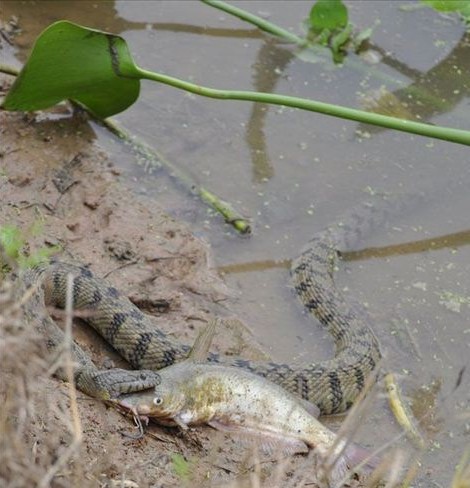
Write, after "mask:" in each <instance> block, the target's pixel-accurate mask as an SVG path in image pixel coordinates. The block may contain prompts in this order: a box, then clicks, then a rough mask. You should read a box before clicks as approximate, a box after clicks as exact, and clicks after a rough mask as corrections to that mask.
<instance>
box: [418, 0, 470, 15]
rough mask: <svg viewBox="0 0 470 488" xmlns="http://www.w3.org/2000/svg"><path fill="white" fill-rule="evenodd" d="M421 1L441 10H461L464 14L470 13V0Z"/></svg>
mask: <svg viewBox="0 0 470 488" xmlns="http://www.w3.org/2000/svg"><path fill="white" fill-rule="evenodd" d="M421 3H424V4H425V5H428V6H429V7H431V8H433V9H434V10H438V11H439V12H460V13H462V15H468V14H470V1H469V0H421Z"/></svg>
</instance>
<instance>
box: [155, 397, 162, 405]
mask: <svg viewBox="0 0 470 488" xmlns="http://www.w3.org/2000/svg"><path fill="white" fill-rule="evenodd" d="M153 403H154V404H155V405H161V404H162V403H163V398H162V397H155V398H154V399H153Z"/></svg>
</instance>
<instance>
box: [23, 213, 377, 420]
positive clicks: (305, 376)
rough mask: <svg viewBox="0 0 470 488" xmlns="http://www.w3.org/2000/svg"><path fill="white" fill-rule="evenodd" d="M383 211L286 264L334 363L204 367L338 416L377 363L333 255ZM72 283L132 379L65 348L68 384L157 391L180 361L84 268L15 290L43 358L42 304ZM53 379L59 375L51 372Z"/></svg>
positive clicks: (143, 318)
mask: <svg viewBox="0 0 470 488" xmlns="http://www.w3.org/2000/svg"><path fill="white" fill-rule="evenodd" d="M383 213H384V212H383V211H377V209H375V208H374V207H373V206H371V205H369V204H364V205H363V206H362V207H361V208H360V209H359V210H356V211H354V212H352V213H351V215H350V216H349V217H348V218H347V219H346V220H343V221H342V222H341V223H339V224H335V225H333V226H330V227H328V228H327V229H325V230H323V231H321V232H319V233H318V234H316V235H315V236H314V237H313V239H312V240H311V241H310V242H309V243H308V245H307V246H306V248H305V250H304V251H303V252H302V253H301V255H300V256H299V257H298V258H297V259H296V260H294V261H293V263H292V268H291V276H292V280H293V284H294V288H295V292H296V294H297V296H298V297H299V298H300V301H301V302H302V304H303V306H304V307H305V309H306V310H307V312H308V313H309V314H311V315H313V316H314V317H315V318H316V319H317V320H318V321H319V322H320V324H321V326H322V327H323V328H325V329H326V330H327V331H328V332H329V334H330V335H331V337H332V338H333V340H334V343H335V349H336V352H335V356H334V357H333V358H332V359H329V360H327V361H324V362H320V363H312V364H308V365H306V366H303V367H294V366H292V365H288V364H278V363H274V362H255V361H249V360H245V359H241V358H237V359H233V358H229V357H224V356H220V355H217V354H210V356H209V358H208V359H209V361H212V362H219V363H224V364H228V365H233V366H237V367H241V368H245V369H248V370H250V371H252V372H254V373H257V374H259V375H261V376H263V377H266V378H268V379H269V380H271V381H273V382H275V383H277V384H279V385H281V386H282V387H284V388H285V389H286V390H288V391H290V392H292V393H294V394H296V395H298V396H299V397H301V398H303V399H305V400H308V401H309V402H311V403H314V404H316V405H317V406H318V407H319V409H320V412H321V413H323V414H333V413H339V412H343V411H345V410H346V409H347V408H348V407H349V406H350V405H351V404H352V402H353V401H354V399H355V398H356V397H357V395H358V394H359V392H360V391H361V390H362V388H363V387H364V384H365V382H366V379H367V377H368V376H369V375H370V374H371V373H372V372H373V371H374V369H375V368H376V365H377V364H378V362H379V361H380V358H381V353H380V349H379V344H378V341H377V339H376V337H375V336H374V334H373V332H372V330H371V327H370V324H369V318H368V316H367V314H366V313H365V312H364V311H362V310H361V309H360V308H359V307H356V306H354V305H353V304H352V303H350V302H349V301H348V300H347V299H346V298H345V297H344V296H343V294H342V293H341V291H340V290H339V289H338V288H337V286H336V285H335V283H334V281H333V269H334V267H335V263H336V261H337V258H338V253H339V251H341V250H346V249H348V248H349V247H350V246H351V245H353V244H354V243H355V242H356V241H357V239H358V238H359V237H362V236H363V235H364V233H366V232H367V231H368V230H369V229H370V228H371V227H373V226H375V225H376V224H377V223H378V222H381V221H382V220H383V218H384V215H383ZM68 275H72V276H73V278H74V281H73V303H74V309H75V310H85V311H86V314H84V315H86V318H85V320H86V321H87V322H88V323H89V324H90V325H91V326H92V327H93V328H94V329H96V330H97V331H98V333H99V334H100V335H102V336H103V338H104V339H105V340H106V341H107V342H109V344H111V345H112V346H113V347H114V348H115V349H116V351H117V352H118V353H119V354H120V355H121V356H122V357H123V358H125V359H126V360H127V361H128V362H129V364H130V365H131V367H132V368H134V369H135V370H134V371H126V370H121V369H114V370H105V371H100V370H98V369H97V368H96V367H95V366H94V364H93V363H92V362H91V360H90V358H89V357H88V356H87V354H86V353H85V352H84V351H83V350H81V349H80V347H79V346H78V345H76V344H73V356H74V360H75V362H76V363H77V365H78V366H77V367H76V369H75V375H74V376H75V378H74V379H75V382H76V384H77V387H78V388H79V389H81V390H82V391H85V392H86V393H88V394H91V395H94V396H98V397H102V398H110V397H113V396H117V395H119V394H120V393H127V392H131V391H138V390H141V389H145V388H149V387H151V386H153V385H155V384H156V383H158V374H157V373H156V371H158V369H161V368H164V367H166V366H169V365H171V364H172V363H174V362H177V361H181V360H183V359H185V358H186V357H187V354H188V352H189V350H190V347H189V346H188V345H184V344H181V343H180V342H178V341H176V340H174V339H173V338H171V337H169V336H168V335H167V334H165V333H164V332H163V331H162V330H160V329H159V328H157V326H156V325H155V324H154V323H153V321H152V318H151V316H148V315H146V314H144V313H142V312H141V311H140V310H139V309H138V308H137V307H136V306H135V305H134V304H133V303H132V302H131V301H130V300H129V299H128V298H127V297H125V296H122V295H121V294H120V293H119V292H118V290H116V288H114V287H112V286H110V284H109V283H107V282H106V281H105V280H103V279H99V278H97V277H95V276H93V274H92V273H91V271H90V270H89V269H88V268H86V267H85V266H81V265H75V264H71V263H67V262H63V261H60V260H51V261H50V262H48V263H46V264H41V265H38V266H36V267H35V268H32V269H30V270H28V271H26V272H25V273H24V274H23V279H22V281H23V283H25V284H26V287H28V288H32V289H34V290H36V291H35V292H34V293H33V294H32V298H31V299H30V300H29V301H28V302H27V303H26V305H25V306H24V309H25V314H26V316H27V318H28V319H29V321H31V322H34V323H35V324H36V325H37V326H38V328H39V329H40V331H41V333H42V334H44V335H45V336H46V337H47V345H48V348H49V350H50V351H51V352H54V351H58V350H59V349H60V344H61V343H62V341H63V332H62V330H61V329H60V328H59V327H58V326H57V324H56V323H55V322H54V321H53V320H52V319H51V318H50V316H49V315H48V313H47V310H46V307H45V303H48V304H52V305H54V306H57V307H64V305H65V298H66V288H67V287H66V282H67V276H68ZM57 375H58V376H59V377H62V378H65V373H64V372H62V371H60V370H59V371H58V373H57Z"/></svg>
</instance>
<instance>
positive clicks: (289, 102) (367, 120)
mask: <svg viewBox="0 0 470 488" xmlns="http://www.w3.org/2000/svg"><path fill="white" fill-rule="evenodd" d="M136 69H137V71H138V74H139V77H141V78H146V79H148V80H152V81H157V82H159V83H164V84H165V85H170V86H173V87H175V88H180V89H182V90H186V91H188V92H191V93H194V94H196V95H201V96H204V97H209V98H216V99H219V100H244V101H249V102H260V103H270V104H273V105H285V106H287V107H293V108H300V109H303V110H309V111H311V112H319V113H322V114H325V115H331V116H333V117H340V118H343V119H348V120H355V121H357V122H362V123H364V124H372V125H377V126H380V127H386V128H387V129H395V130H399V131H402V132H408V133H411V134H417V135H421V136H425V137H433V138H435V139H441V140H443V141H448V142H456V143H458V144H464V145H467V146H470V131H466V130H461V129H453V128H450V127H440V126H434V125H429V124H422V123H420V122H414V121H410V120H403V119H398V118H396V117H388V116H386V115H381V114H376V113H372V112H364V111H363V110H357V109H353V108H348V107H343V106H340V105H332V104H329V103H323V102H317V101H315V100H307V99H305V98H298V97H290V96H285V95H277V94H272V93H259V92H251V91H239V90H217V89H214V88H208V87H205V86H201V85H195V84H193V83H189V82H188V81H183V80H179V79H178V78H173V77H171V76H167V75H163V74H160V73H154V72H152V71H147V70H145V69H142V68H139V67H136Z"/></svg>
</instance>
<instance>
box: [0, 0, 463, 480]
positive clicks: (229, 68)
mask: <svg viewBox="0 0 470 488" xmlns="http://www.w3.org/2000/svg"><path fill="white" fill-rule="evenodd" d="M239 4H240V6H242V7H244V8H247V9H249V10H250V11H251V12H254V13H257V14H258V15H261V16H264V17H265V18H269V20H270V21H272V22H274V23H277V24H279V25H281V26H283V27H284V28H287V29H292V30H293V31H295V32H299V29H300V25H301V22H302V20H303V19H304V17H306V15H307V13H308V10H309V5H310V2H292V1H291V2H278V1H252V2H239ZM402 4H408V2H373V1H367V2H361V1H355V2H349V5H350V15H351V20H352V22H353V23H354V24H356V25H357V26H359V27H361V28H365V27H368V26H371V25H373V24H374V22H375V21H376V20H377V19H380V25H378V26H376V28H375V31H374V35H373V47H372V50H373V53H372V54H374V55H375V56H374V57H375V59H376V60H377V61H379V60H380V58H381V61H380V62H379V63H378V64H374V65H368V64H365V63H364V62H363V61H361V60H360V59H359V58H358V57H355V56H352V57H351V58H350V61H348V63H346V65H345V66H344V67H342V68H337V67H334V66H333V65H332V64H331V63H330V62H329V61H328V60H325V58H323V59H320V60H317V62H309V61H305V60H301V59H299V58H298V57H296V55H295V52H296V50H295V48H293V47H292V46H290V45H288V44H285V43H280V42H276V41H275V40H274V39H272V38H270V37H268V36H262V35H260V34H259V32H258V31H256V30H255V29H253V28H251V26H250V25H248V24H246V23H243V22H242V21H240V20H238V19H235V18H231V17H230V16H228V15H227V14H224V13H222V12H220V11H218V10H215V9H212V8H210V7H207V6H205V5H203V4H199V3H197V2H183V1H179V2H171V1H170V2H122V1H121V2H120V1H116V2H84V1H81V2H37V3H34V2H5V3H4V10H5V14H6V15H5V17H6V18H8V16H9V15H10V14H15V15H17V16H18V17H19V22H20V26H21V27H22V29H23V33H22V34H21V35H20V36H19V37H18V38H17V41H18V43H19V45H20V46H21V47H22V49H21V50H20V51H19V52H17V53H16V56H17V59H19V60H20V61H23V60H24V59H25V53H26V52H27V51H28V49H29V48H30V47H31V43H32V41H33V40H34V38H35V36H36V35H37V34H38V33H39V32H40V31H41V30H42V29H43V28H44V27H45V26H46V25H48V24H49V23H50V22H52V21H53V20H57V19H61V18H64V19H69V20H73V21H76V22H80V23H82V24H84V25H88V26H92V27H96V28H101V29H107V30H110V31H113V32H115V33H120V34H122V35H123V36H124V37H125V39H126V40H127V41H128V43H129V45H130V48H131V51H132V53H133V55H134V57H135V60H136V62H137V63H138V64H139V65H141V66H142V67H145V68H147V69H153V70H156V71H160V72H163V73H166V74H170V75H172V76H175V77H180V78H182V79H185V80H191V81H194V82H196V83H200V84H202V85H207V86H212V87H217V88H227V89H229V88H232V89H253V90H258V91H273V92H276V93H282V94H286V95H296V96H300V97H305V98H312V99H316V100H321V101H325V102H331V103H337V104H341V105H345V106H350V107H358V106H360V103H361V102H360V100H361V99H362V98H363V97H364V96H371V95H372V94H373V93H374V92H377V90H379V89H380V88H381V87H385V88H387V89H388V90H390V91H392V92H394V93H395V94H396V95H397V96H398V97H399V98H401V99H402V100H404V101H405V102H406V103H407V108H406V110H408V111H410V112H411V113H413V114H414V115H415V116H418V117H419V118H421V119H422V120H425V121H426V120H428V121H430V122H432V123H435V124H440V125H444V126H450V127H457V128H462V129H468V128H469V127H470V97H469V94H470V67H469V60H470V47H469V42H470V40H469V37H468V35H467V37H466V38H465V37H464V28H463V26H462V24H461V23H459V22H458V21H457V20H456V19H455V18H453V17H442V16H439V15H437V14H435V13H434V12H432V11H431V10H427V9H419V10H415V11H411V12H410V11H403V10H401V9H400V6H401V5H402ZM310 61H313V60H310ZM407 87H408V90H409V91H408V92H407V91H406V88H407ZM409 87H411V90H410V88H409ZM420 90H421V92H423V91H424V92H425V93H426V97H425V98H424V99H423V100H420V101H416V98H413V97H410V96H409V93H410V92H411V93H413V94H416V92H417V91H420ZM116 118H117V119H118V120H119V121H120V123H122V125H123V126H124V127H126V128H127V129H129V130H131V131H132V132H133V133H134V134H136V135H137V136H139V137H141V138H142V139H144V140H145V141H146V142H148V143H149V144H151V145H153V146H154V147H155V148H157V149H158V151H160V152H161V153H162V154H164V155H165V157H166V158H167V159H168V160H170V161H171V162H172V163H173V164H175V165H177V166H178V167H179V168H180V169H182V170H184V171H185V172H186V173H187V174H189V175H191V177H192V178H193V179H194V180H195V181H196V182H198V183H200V184H203V185H204V186H205V187H207V188H209V189H211V190H212V191H214V192H216V193H218V194H219V195H220V196H221V197H222V198H224V199H225V200H228V201H230V202H232V203H233V204H234V205H236V206H237V207H238V209H240V211H241V212H242V213H244V214H246V215H247V216H251V217H252V218H253V221H254V233H253V235H252V236H251V237H249V238H240V237H239V236H237V235H236V234H235V233H234V232H232V231H231V229H230V228H229V227H227V226H224V225H223V224H222V223H221V221H220V219H219V218H217V217H214V216H212V215H211V213H210V212H208V211H207V208H206V207H205V206H204V205H202V204H201V203H200V202H199V201H198V200H197V199H195V198H194V197H191V196H190V195H189V194H188V193H187V192H186V191H185V190H184V189H183V188H182V187H181V186H179V185H177V184H175V182H174V181H173V180H172V179H171V178H170V177H169V175H168V172H167V171H166V170H164V169H163V170H154V171H153V172H152V174H151V175H149V174H148V172H145V171H144V170H143V169H142V167H139V166H136V164H135V160H134V159H133V156H132V153H131V152H130V151H129V150H128V149H127V148H123V147H122V146H121V145H120V144H119V143H117V142H116V141H114V140H113V139H112V138H110V137H109V135H107V134H105V133H104V132H103V131H102V130H99V129H97V133H98V137H99V143H100V144H101V145H102V146H103V147H105V148H107V149H108V150H109V151H110V152H111V153H112V157H113V158H114V159H115V160H116V161H117V162H118V163H119V165H120V166H121V167H122V168H123V172H124V177H125V178H127V179H128V181H129V182H131V183H132V184H133V185H134V186H135V188H136V190H137V191H140V192H145V193H150V194H152V195H154V196H155V198H156V199H158V201H159V202H161V203H162V204H163V205H164V206H165V207H166V208H167V209H168V210H169V211H170V212H171V213H173V214H174V215H175V216H177V217H179V218H182V219H186V220H187V221H188V222H190V224H191V226H192V227H193V230H194V232H196V233H197V234H199V235H200V236H202V237H204V238H206V239H207V240H208V241H209V242H210V243H211V245H212V247H213V249H214V254H215V259H216V265H218V266H220V267H221V269H222V270H223V271H225V273H226V280H227V282H228V283H229V284H230V285H231V286H232V287H233V288H234V289H236V290H238V296H237V297H236V299H235V300H234V303H233V304H231V308H232V309H234V310H235V311H236V312H237V313H239V314H240V316H241V317H242V318H243V319H244V320H245V321H246V322H247V323H248V324H249V325H250V326H251V327H252V329H253V331H254V333H255V335H256V337H257V338H258V339H259V341H260V343H261V344H262V345H263V346H264V347H265V349H266V350H267V351H269V353H270V354H271V355H272V356H273V358H276V359H279V360H284V361H291V360H292V359H293V358H294V359H295V360H297V361H307V360H309V359H310V358H315V359H322V358H327V357H328V356H329V355H330V354H331V353H332V345H331V342H330V341H329V340H328V338H327V337H323V336H322V334H321V332H319V330H318V329H317V328H316V327H315V326H314V325H312V323H311V321H310V319H309V318H308V317H306V316H304V315H303V313H302V311H301V309H300V307H299V306H298V304H297V303H296V301H295V299H294V298H293V294H292V291H291V290H290V288H289V279H288V271H287V268H286V262H287V261H288V260H289V259H290V258H292V257H294V256H295V255H296V253H297V252H298V250H299V249H301V248H302V246H303V245H304V244H305V243H306V242H307V241H308V239H309V238H310V236H312V235H313V234H314V233H315V232H316V231H318V230H320V229H322V228H323V226H325V225H327V224H329V223H331V222H333V221H334V219H335V218H337V217H339V216H341V214H342V213H344V212H345V211H346V210H347V209H349V208H351V207H353V206H354V205H356V204H358V203H359V202H361V201H363V200H364V199H367V198H368V197H369V196H370V194H371V193H374V192H392V193H397V192H404V193H418V192H424V193H425V194H426V195H427V196H432V198H429V199H428V200H427V203H426V204H424V205H421V206H418V207H417V208H415V209H410V211H409V212H406V214H404V215H402V216H400V217H399V218H396V219H395V220H393V221H391V222H388V223H387V224H386V225H384V226H383V227H382V228H380V229H378V230H377V232H375V233H374V234H373V235H371V236H370V237H369V238H367V239H366V240H364V241H363V242H362V243H361V247H363V248H366V250H365V251H364V252H362V253H357V254H351V255H348V256H347V258H348V259H347V260H346V262H344V263H343V265H342V266H341V269H340V270H339V273H338V284H339V286H340V287H342V288H344V289H345V290H346V291H347V293H349V294H350V295H351V296H353V297H354V298H355V299H356V300H359V301H360V302H361V303H363V304H365V306H367V307H368V308H369V311H370V313H371V314H372V316H373V318H374V323H375V326H376V332H377V335H378V336H379V337H380V340H381V342H382V344H383V348H384V351H385V354H386V367H387V369H390V370H393V371H394V372H396V373H397V374H398V376H399V379H400V382H401V385H402V387H403V389H404V392H405V394H406V395H407V396H408V399H409V400H410V402H411V404H412V407H413V409H414V411H415V412H416V413H417V414H419V415H421V416H422V415H424V416H425V421H424V422H423V426H424V429H425V430H426V432H427V433H428V434H429V435H432V436H433V441H432V445H431V447H430V448H429V449H428V450H427V451H426V453H425V454H424V456H423V468H422V469H421V471H420V478H419V483H418V484H417V485H416V486H422V487H423V488H424V487H428V486H448V485H449V483H450V479H451V476H452V473H453V471H454V469H455V464H456V462H457V459H458V458H459V457H460V456H461V454H462V453H463V449H464V446H465V445H468V443H469V440H470V424H469V419H468V411H469V408H470V405H469V394H468V391H469V385H470V380H469V375H470V370H469V369H470V362H469V361H470V360H469V357H470V247H469V244H470V236H469V234H470V230H469V229H470V221H469V217H468V215H469V209H470V166H469V164H470V150H469V149H468V147H464V146H459V145H456V144H450V143H445V142H439V141H434V140H430V139H426V138H421V137H417V136H410V135H406V134H402V133H397V132H391V131H383V130H382V131H377V130H374V129H373V128H371V127H364V126H360V125H358V124H356V123H354V122H348V121H343V120H341V119H335V118H331V117H326V116H322V115H317V114H314V113H307V112H301V111H297V110H292V109H287V108H280V107H266V106H262V105H261V106H260V105H252V104H249V103H243V102H220V101H214V100H209V99H203V98H197V97H195V96H192V95H187V94H184V93H182V92H179V91H177V90H174V89H172V88H169V87H165V86H158V85H156V84H152V83H150V82H143V83H142V94H141V97H140V99H139V101H138V102H137V103H136V104H135V105H134V106H133V107H132V108H131V109H129V110H128V111H127V112H126V113H124V114H121V115H119V116H118V117H116ZM404 243H408V244H407V245H405V246H403V245H401V244H404ZM371 248H380V250H379V251H374V249H371ZM465 367H466V370H465V371H464V373H463V376H461V384H460V386H459V387H457V388H456V382H457V380H458V378H460V376H459V373H461V371H462V368H465ZM464 412H467V417H466V419H462V416H463V414H464ZM363 430H364V432H363V433H362V438H363V439H365V440H366V441H367V440H368V441H370V442H371V443H372V444H374V445H376V446H377V445H380V443H381V442H384V440H385V439H390V438H392V437H393V436H394V435H397V434H398V433H399V432H400V431H399V428H397V427H396V426H395V424H394V421H393V418H392V416H391V414H390V413H389V411H388V409H387V407H386V402H385V400H384V399H382V398H378V399H377V401H376V403H375V406H374V410H373V411H372V412H371V414H370V420H368V422H367V425H366V427H365V429H363ZM377 432H379V436H377ZM397 445H398V446H401V447H405V446H406V447H407V448H411V447H410V446H409V445H408V444H407V443H406V441H405V440H403V439H401V440H400V441H399V442H398V443H397Z"/></svg>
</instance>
